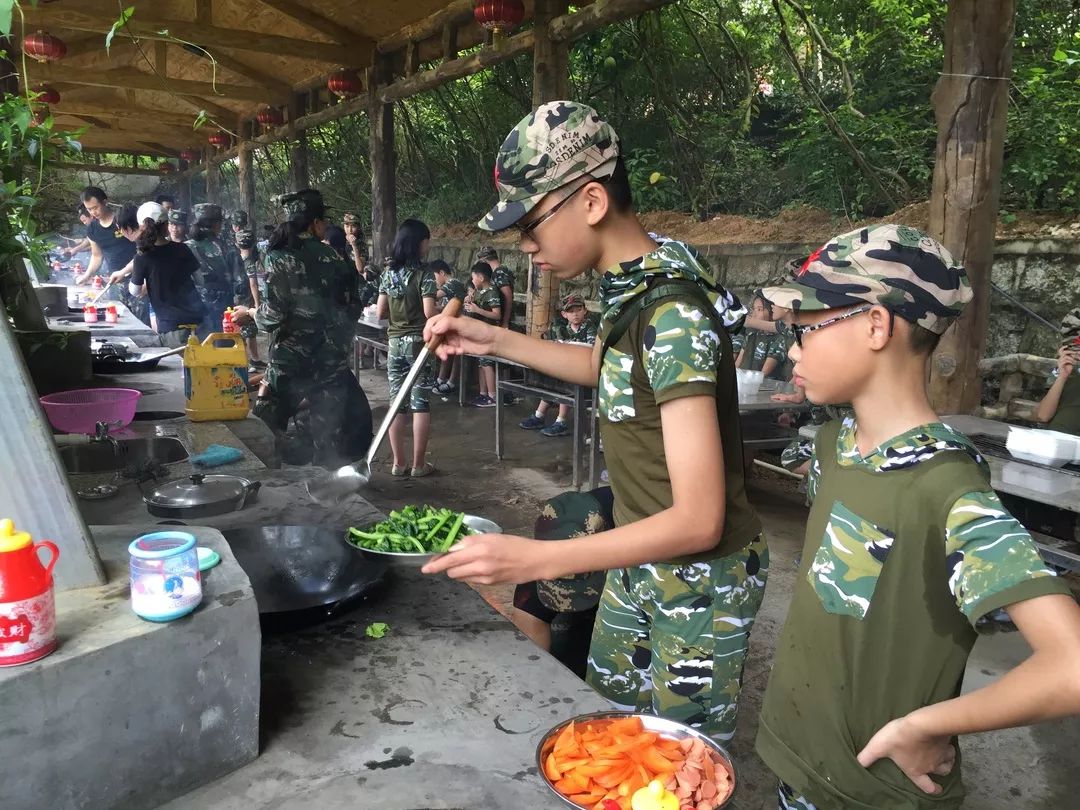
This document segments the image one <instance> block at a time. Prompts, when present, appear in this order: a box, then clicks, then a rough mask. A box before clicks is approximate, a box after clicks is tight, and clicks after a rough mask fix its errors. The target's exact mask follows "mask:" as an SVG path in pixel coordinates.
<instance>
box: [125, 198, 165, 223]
mask: <svg viewBox="0 0 1080 810" xmlns="http://www.w3.org/2000/svg"><path fill="white" fill-rule="evenodd" d="M128 210H131V209H128ZM135 217H136V218H137V219H138V220H139V224H140V225H141V224H142V223H143V222H144V221H145V220H148V219H152V220H154V222H156V223H157V224H159V225H160V224H161V223H162V222H165V221H166V220H167V219H168V218H169V212H168V211H166V210H165V209H164V208H162V207H161V205H160V204H159V203H156V202H144V203H143V204H142V205H140V206H139V210H138V212H137V213H136V214H135Z"/></svg>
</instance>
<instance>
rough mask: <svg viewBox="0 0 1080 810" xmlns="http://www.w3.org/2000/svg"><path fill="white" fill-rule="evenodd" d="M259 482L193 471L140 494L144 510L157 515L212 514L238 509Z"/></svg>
mask: <svg viewBox="0 0 1080 810" xmlns="http://www.w3.org/2000/svg"><path fill="white" fill-rule="evenodd" d="M261 486H262V484H261V483H260V482H259V481H249V480H247V479H246V478H240V477H239V476H236V475H203V474H199V473H197V474H195V475H192V476H190V477H188V478H180V479H177V480H175V481H169V482H167V483H165V484H162V485H161V486H160V487H158V488H157V489H155V490H154V491H153V492H151V493H150V494H149V495H145V494H144V495H143V501H144V502H145V503H146V509H147V511H149V512H150V514H151V515H157V516H158V517H165V518H175V519H179V520H184V519H186V518H201V517H212V516H213V515H223V514H225V513H226V512H238V511H240V510H241V509H243V508H244V507H245V506H247V504H248V502H249V501H253V500H254V499H255V496H256V494H257V493H258V491H259V487H261Z"/></svg>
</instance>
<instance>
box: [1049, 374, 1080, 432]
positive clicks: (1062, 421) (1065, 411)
mask: <svg viewBox="0 0 1080 810" xmlns="http://www.w3.org/2000/svg"><path fill="white" fill-rule="evenodd" d="M1047 427H1048V428H1050V430H1060V431H1061V432H1062V433H1072V434H1073V435H1074V436H1080V373H1077V372H1075V371H1074V372H1073V373H1072V374H1070V375H1069V379H1067V380H1066V381H1065V388H1064V389H1063V390H1062V392H1061V399H1060V400H1059V401H1058V409H1057V413H1055V414H1054V418H1053V419H1051V420H1050V424H1048V425H1047Z"/></svg>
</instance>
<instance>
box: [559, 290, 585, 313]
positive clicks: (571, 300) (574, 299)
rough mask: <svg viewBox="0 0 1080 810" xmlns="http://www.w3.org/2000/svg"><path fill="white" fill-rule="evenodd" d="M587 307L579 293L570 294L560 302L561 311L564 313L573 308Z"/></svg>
mask: <svg viewBox="0 0 1080 810" xmlns="http://www.w3.org/2000/svg"><path fill="white" fill-rule="evenodd" d="M583 306H585V299H584V298H582V297H581V296H580V295H578V294H577V293H570V294H569V295H568V296H566V297H565V298H563V299H562V301H560V302H559V309H560V310H561V311H563V312H565V311H566V310H568V309H570V308H571V307H583Z"/></svg>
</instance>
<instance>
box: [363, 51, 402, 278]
mask: <svg viewBox="0 0 1080 810" xmlns="http://www.w3.org/2000/svg"><path fill="white" fill-rule="evenodd" d="M388 74H389V71H388V65H387V62H386V59H385V58H383V57H379V58H378V59H377V61H376V63H375V66H374V67H373V68H372V70H371V72H370V74H369V77H368V119H369V122H370V125H369V127H368V129H369V130H370V133H371V135H370V149H371V247H372V254H373V255H372V261H374V262H375V266H376V267H381V266H382V260H383V258H384V257H385V256H388V255H389V254H390V249H391V247H392V246H393V244H394V233H395V231H397V177H396V175H395V171H394V170H395V163H396V161H395V156H394V105H393V104H392V103H391V104H385V103H383V102H382V101H381V100H380V99H379V95H378V92H379V85H380V84H382V83H384V82H385V81H388V80H389V79H390V76H389V75H388Z"/></svg>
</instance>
